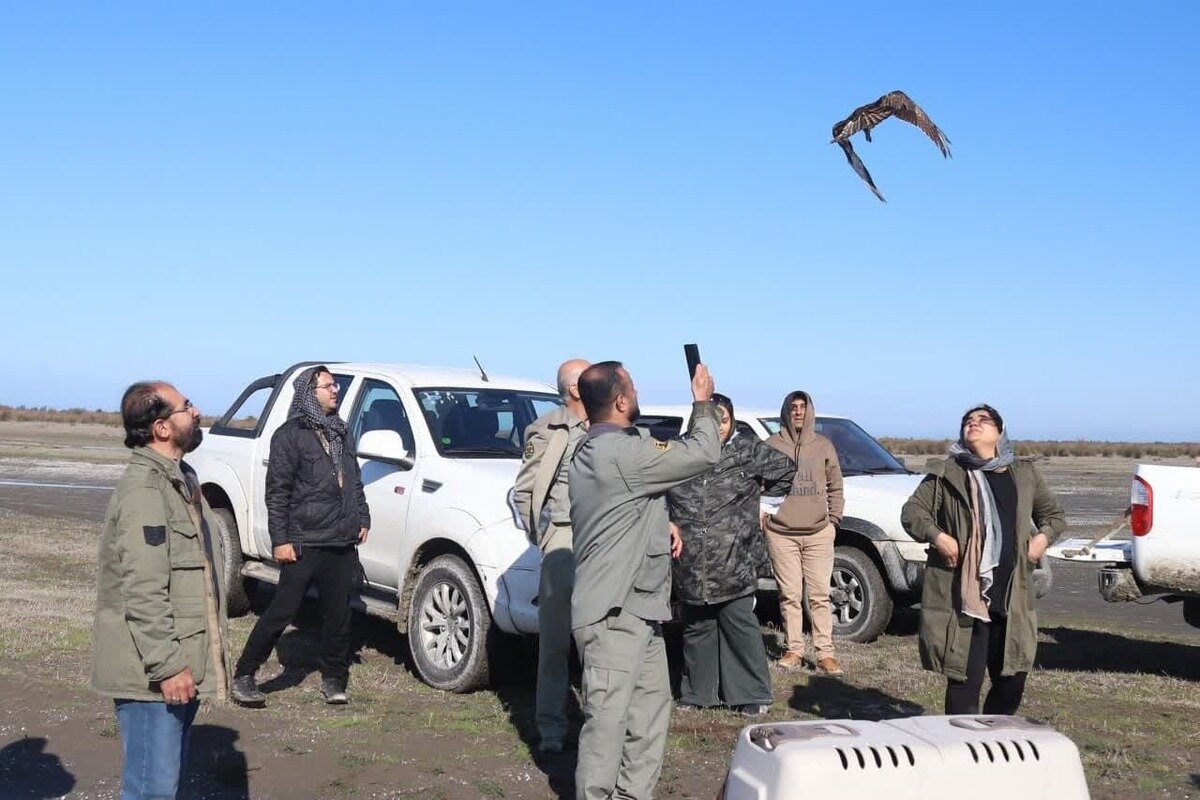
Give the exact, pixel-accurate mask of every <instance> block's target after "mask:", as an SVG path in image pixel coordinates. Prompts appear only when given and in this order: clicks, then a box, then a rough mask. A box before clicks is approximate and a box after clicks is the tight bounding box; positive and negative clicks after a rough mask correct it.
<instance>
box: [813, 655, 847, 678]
mask: <svg viewBox="0 0 1200 800" xmlns="http://www.w3.org/2000/svg"><path fill="white" fill-rule="evenodd" d="M817 671H818V672H820V673H821V674H823V675H845V674H846V673H845V671H844V670H842V665H841V664H839V663H838V660H837V659H836V658H834V657H833V656H825V657H824V658H822V659H821V660H820V661H818V662H817Z"/></svg>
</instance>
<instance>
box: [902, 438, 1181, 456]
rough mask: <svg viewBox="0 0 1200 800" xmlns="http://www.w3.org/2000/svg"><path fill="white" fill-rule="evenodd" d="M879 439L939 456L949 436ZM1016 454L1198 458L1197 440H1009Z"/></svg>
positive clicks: (913, 452) (912, 452) (906, 451)
mask: <svg viewBox="0 0 1200 800" xmlns="http://www.w3.org/2000/svg"><path fill="white" fill-rule="evenodd" d="M879 442H880V443H881V444H882V445H883V446H884V447H886V448H887V449H888V450H890V451H892V452H893V453H904V454H908V455H943V454H945V452H946V450H947V449H948V448H949V447H950V440H949V439H898V438H894V437H890V436H885V437H881V438H880V439H879ZM1013 448H1014V449H1015V450H1016V452H1017V455H1018V456H1104V457H1108V458H1113V457H1119V458H1180V457H1182V456H1190V457H1192V458H1196V457H1200V443H1197V442H1093V441H1085V440H1083V439H1075V440H1069V441H1057V440H1047V441H1026V440H1018V441H1015V442H1013Z"/></svg>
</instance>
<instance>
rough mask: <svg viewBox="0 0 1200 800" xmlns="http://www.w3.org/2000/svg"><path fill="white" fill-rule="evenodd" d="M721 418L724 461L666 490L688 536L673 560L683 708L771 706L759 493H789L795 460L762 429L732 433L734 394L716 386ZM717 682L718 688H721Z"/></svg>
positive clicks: (758, 709)
mask: <svg viewBox="0 0 1200 800" xmlns="http://www.w3.org/2000/svg"><path fill="white" fill-rule="evenodd" d="M712 402H713V403H715V404H716V405H717V407H718V410H719V413H720V417H721V425H720V434H721V460H720V461H718V462H717V465H716V466H715V467H713V468H712V469H710V470H709V471H708V472H705V473H704V474H703V475H700V476H698V477H696V478H693V479H692V480H690V481H688V482H687V483H684V484H681V485H679V486H676V487H675V488H674V489H671V490H670V491H669V492H667V509H668V513H669V515H670V518H671V525H672V526H674V527H675V528H677V529H678V532H679V535H680V537H681V538H682V540H683V552H682V554H681V555H680V557H679V558H678V560H676V561H675V562H674V570H673V571H674V586H675V594H676V596H677V597H678V598H679V600H680V601H681V602H682V603H683V626H684V627H683V682H682V684H681V688H680V706H681V707H684V708H688V707H701V708H707V707H710V706H715V705H718V704H719V703H720V702H721V700H722V699H723V700H724V703H725V705H727V706H729V707H731V708H733V709H735V710H738V711H741V712H742V713H744V714H748V715H753V716H757V715H760V714H764V713H766V711H767V709H768V708H769V707H770V705H771V701H772V695H771V677H770V672H769V668H768V666H767V653H766V650H765V649H764V647H763V642H762V635H761V633H760V631H759V626H758V619H757V618H756V617H755V616H754V593H755V591H756V589H757V587H758V571H759V565H760V564H762V563H763V561H764V560H765V557H766V543H765V541H764V539H763V534H762V531H761V530H760V528H759V522H758V508H759V506H758V501H759V497H760V495H762V494H767V495H782V494H786V493H787V491H788V489H789V488H790V487H791V484H792V477H793V475H794V474H795V472H796V465H795V464H794V463H793V462H792V460H791V459H789V458H788V457H787V456H785V455H783V454H782V453H780V452H778V451H776V450H774V449H772V448H770V447H768V446H767V445H766V444H765V443H763V442H762V441H761V440H760V439H759V438H758V437H757V436H753V435H749V434H744V433H743V434H738V433H736V432H735V431H734V427H733V426H734V421H733V402H732V401H730V399H729V398H728V397H726V396H725V395H722V394H714V395H713V396H712ZM718 689H719V690H720V695H719V696H718Z"/></svg>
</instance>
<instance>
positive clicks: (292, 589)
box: [231, 366, 371, 707]
mask: <svg viewBox="0 0 1200 800" xmlns="http://www.w3.org/2000/svg"><path fill="white" fill-rule="evenodd" d="M292 385H293V386H294V387H295V390H296V393H295V395H294V397H293V398H292V405H291V408H290V409H289V411H288V420H287V422H285V423H284V424H283V425H280V426H279V429H278V430H276V431H275V434H274V436H272V437H271V455H270V460H269V461H268V466H267V485H266V503H267V531H268V533H269V534H270V536H271V545H272V548H273V550H272V554H273V556H274V558H275V560H276V561H277V562H279V567H280V573H279V586H278V587H277V588H276V590H275V596H274V597H273V598H272V599H271V604H270V606H268V607H267V610H266V611H265V612H263V615H262V616H261V617H259V619H258V622H257V623H256V624H255V626H254V630H252V631H251V632H250V637H249V639H247V641H246V648H245V649H244V650H243V651H242V657H241V658H239V659H238V662H237V667H236V668H235V670H234V677H233V685H232V687H231V694H232V695H233V699H234V700H237V701H238V702H239V703H242V704H243V705H248V706H255V707H261V706H263V705H265V704H266V700H267V698H266V695H264V694H263V693H262V691H260V690H259V688H258V685H257V684H256V683H255V679H254V674H255V673H256V672H257V671H258V668H259V667H260V666H261V665H262V664H263V662H264V661H266V660H267V657H268V656H270V655H271V651H272V650H273V649H274V648H275V644H276V643H277V642H278V641H279V637H280V635H281V634H282V633H283V629H284V628H286V627H287V626H288V624H289V623H290V622H291V621H292V618H293V617H295V615H296V612H297V611H299V610H300V603H301V602H302V601H303V600H304V595H305V593H306V592H307V591H308V587H309V586H310V585H311V584H312V583H313V582H314V581H315V582H316V584H317V593H318V596H319V600H320V609H321V618H322V624H321V654H320V668H321V694H323V695H324V697H325V702H326V703H331V704H338V705H341V704H345V703H347V702H349V698H348V696H347V694H346V684H347V682H348V679H349V676H350V593H351V591H352V590H353V589H354V588H355V586H354V584H355V582H356V577H357V576H358V575H359V574H360V573H359V569H360V568H359V563H358V551H357V548H358V545H359V544H361V543H362V542H365V541H366V540H367V532H368V531H369V529H370V527H371V514H370V511H369V509H368V508H367V499H366V496H365V495H364V494H363V486H362V475H361V474H360V473H359V469H358V460H357V459H356V458H355V456H354V453H353V452H352V451H351V449H350V447H349V446H348V441H347V436H346V423H345V422H344V421H343V420H342V418H341V417H339V416H338V413H337V409H338V393H339V391H340V389H341V387H340V386H338V384H337V383H336V382H335V381H334V378H333V375H332V374H330V372H329V369H328V368H326V367H324V366H317V367H310V368H309V369H306V370H304V371H303V372H301V373H300V375H299V376H297V378H296V380H295V381H294V382H293V384H292Z"/></svg>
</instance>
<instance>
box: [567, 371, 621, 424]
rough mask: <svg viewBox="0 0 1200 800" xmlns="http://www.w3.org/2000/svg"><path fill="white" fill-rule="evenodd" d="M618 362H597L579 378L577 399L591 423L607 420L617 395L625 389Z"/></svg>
mask: <svg viewBox="0 0 1200 800" xmlns="http://www.w3.org/2000/svg"><path fill="white" fill-rule="evenodd" d="M623 366H624V365H623V364H622V363H621V362H620V361H599V362H597V363H595V364H592V365H591V366H590V367H588V368H587V369H585V370H584V371H583V373H582V374H580V376H579V382H578V383H577V384H576V385H577V386H578V387H579V399H580V400H582V401H583V409H584V411H586V412H587V416H588V419H589V420H591V421H592V422H593V423H595V422H604V421H605V420H607V419H608V416H609V414H608V411H609V408H610V407H611V406H612V404H613V401H614V400H616V399H617V395H619V394H620V393H621V390H622V389H624V388H625V385H624V380H623V379H622V378H621V368H622V367H623Z"/></svg>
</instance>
